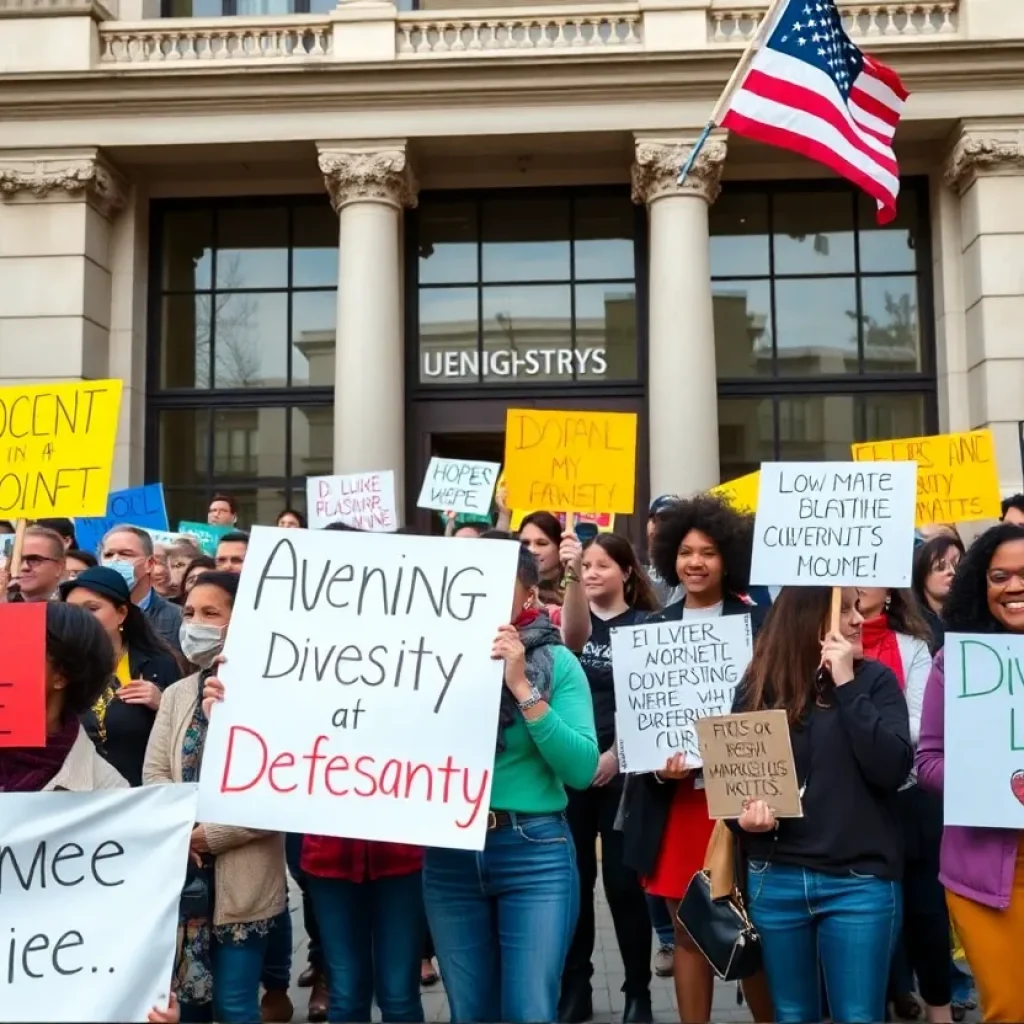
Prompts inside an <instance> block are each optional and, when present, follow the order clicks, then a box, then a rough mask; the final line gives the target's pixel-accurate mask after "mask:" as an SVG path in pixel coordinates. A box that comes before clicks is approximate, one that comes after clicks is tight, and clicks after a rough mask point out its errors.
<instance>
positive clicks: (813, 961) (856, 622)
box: [729, 587, 914, 1024]
mask: <svg viewBox="0 0 1024 1024" xmlns="http://www.w3.org/2000/svg"><path fill="white" fill-rule="evenodd" d="M857 601H858V596H857V591H856V590H855V589H854V588H853V587H844V588H843V591H842V605H841V611H840V616H839V624H838V627H839V628H838V630H837V631H835V632H833V631H832V628H831V625H832V624H831V607H832V591H831V588H829V587H784V588H783V589H782V592H781V593H780V594H779V596H778V598H777V599H776V601H775V604H774V605H773V606H772V609H771V611H770V612H769V613H768V616H767V619H766V621H765V623H764V626H763V628H762V629H761V631H760V633H759V634H758V637H757V640H756V641H755V644H754V657H753V660H752V661H751V663H750V666H749V668H748V669H747V671H746V673H745V674H744V677H743V679H742V680H741V681H740V685H739V686H738V687H737V689H736V695H735V699H734V701H733V709H732V710H733V712H736V713H738V712H746V711H764V710H768V709H779V710H783V711H785V712H786V716H787V719H788V721H789V733H790V739H791V742H792V745H793V757H794V760H795V762H796V773H797V779H798V782H799V783H800V787H801V793H802V801H803V817H800V818H787V819H785V820H776V819H775V817H774V815H773V814H772V811H771V808H770V807H769V806H768V804H767V803H766V802H765V801H764V800H750V801H747V802H746V804H745V806H744V810H743V813H742V814H741V815H740V817H739V819H738V820H736V821H731V822H729V825H730V827H731V828H732V829H733V831H734V832H735V833H736V834H737V836H738V837H739V840H740V845H741V847H742V849H743V852H744V854H745V855H746V859H747V877H746V883H747V907H748V910H749V913H750V917H751V920H752V921H753V923H754V926H755V927H756V928H757V930H758V933H759V934H760V936H761V945H762V948H763V951H764V969H765V973H766V974H767V978H768V986H769V989H770V990H771V997H772V1003H773V1005H774V1008H775V1016H774V1018H773V1019H774V1020H775V1021H777V1022H779V1024H803V1022H806V1021H816V1020H822V1019H824V1018H823V1013H824V1010H825V1007H824V1005H823V998H824V999H827V1002H828V1009H829V1011H830V1016H831V1019H832V1020H834V1021H879V1020H885V1010H886V1005H885V1004H886V988H887V983H888V979H889V966H890V963H891V961H892V955H893V950H894V948H895V943H896V940H897V937H898V935H899V927H900V917H901V909H902V897H901V891H900V879H901V876H902V871H903V850H902V845H903V844H902V836H901V827H900V810H899V803H898V798H897V793H898V791H899V789H900V787H901V786H902V785H903V784H904V783H905V782H906V780H907V776H908V775H909V774H910V770H911V768H912V767H913V762H914V748H913V745H912V743H911V740H910V719H909V715H908V712H907V702H906V699H905V698H904V696H903V693H902V691H901V689H900V685H899V682H898V680H897V678H896V676H895V675H894V674H893V671H892V670H891V669H890V668H888V667H887V666H886V665H884V664H882V663H881V662H879V661H871V660H867V659H865V658H864V655H863V650H862V642H861V628H862V625H863V621H864V620H863V618H862V617H861V614H860V612H859V610H858V607H857ZM822 637H824V639H822Z"/></svg>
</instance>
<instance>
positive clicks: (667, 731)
mask: <svg viewBox="0 0 1024 1024" xmlns="http://www.w3.org/2000/svg"><path fill="white" fill-rule="evenodd" d="M752 650H753V641H752V633H751V628H750V616H749V615H726V616H721V617H719V618H716V619H692V620H687V619H683V620H682V621H679V622H659V623H650V624H647V625H642V626H628V627H625V628H623V629H613V630H612V672H613V674H614V678H615V707H616V717H617V722H618V731H617V734H616V735H617V737H618V746H619V750H618V754H619V765H620V767H621V768H622V770H623V771H625V772H653V771H657V770H658V769H660V768H664V767H665V762H666V761H667V760H668V759H669V758H670V757H671V756H672V755H673V754H685V755H686V760H687V763H688V764H690V765H692V766H697V765H699V764H700V758H701V755H700V749H699V747H698V745H697V733H696V730H695V729H694V723H695V722H697V721H698V720H699V719H701V718H706V717H707V716H709V715H722V714H727V713H728V712H729V711H730V710H731V709H732V700H733V695H734V693H735V691H736V686H737V684H738V683H739V681H740V679H742V678H743V673H744V672H745V671H746V669H747V666H748V665H749V664H750V658H751V653H752Z"/></svg>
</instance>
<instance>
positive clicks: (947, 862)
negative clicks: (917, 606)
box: [917, 651, 1021, 910]
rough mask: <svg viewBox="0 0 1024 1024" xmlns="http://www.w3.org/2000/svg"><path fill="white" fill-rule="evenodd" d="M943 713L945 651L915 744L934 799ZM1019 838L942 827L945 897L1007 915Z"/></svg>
mask: <svg viewBox="0 0 1024 1024" xmlns="http://www.w3.org/2000/svg"><path fill="white" fill-rule="evenodd" d="M945 710H946V672H945V651H939V653H938V654H937V655H936V656H935V661H934V663H933V664H932V671H931V675H930V676H929V677H928V684H927V686H926V687H925V691H924V710H923V712H922V714H921V739H920V741H919V742H918V745H917V781H918V784H919V785H921V786H923V787H924V788H925V789H929V790H931V791H932V792H933V793H939V794H941V793H942V788H943V780H944V777H945V769H946V754H945V733H946V714H945ZM1020 838H1021V837H1020V832H1019V831H1016V830H1015V829H1008V828H965V827H963V826H961V825H947V826H946V827H945V828H944V829H943V831H942V850H941V854H940V870H939V881H940V882H942V884H943V885H944V886H945V887H946V888H947V889H949V891H950V892H955V893H957V894H959V895H960V896H966V897H967V899H969V900H974V901H975V902H976V903H981V904H983V905H984V906H986V907H994V908H995V909H996V910H1006V909H1007V907H1009V905H1010V893H1011V891H1012V889H1013V872H1014V868H1015V867H1016V863H1017V847H1018V845H1019V843H1020Z"/></svg>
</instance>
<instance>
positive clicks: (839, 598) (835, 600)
mask: <svg viewBox="0 0 1024 1024" xmlns="http://www.w3.org/2000/svg"><path fill="white" fill-rule="evenodd" d="M842 610H843V588H842V587H833V588H832V616H831V619H830V623H829V632H830V633H835V634H836V636H838V635H839V615H840V613H841V612H842Z"/></svg>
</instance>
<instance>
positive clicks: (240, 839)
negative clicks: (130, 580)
mask: <svg viewBox="0 0 1024 1024" xmlns="http://www.w3.org/2000/svg"><path fill="white" fill-rule="evenodd" d="M237 591H238V576H237V575H236V574H235V573H230V572H216V571H212V572H207V573H205V574H204V575H203V576H202V577H200V579H199V580H198V581H197V582H196V585H195V586H194V587H193V588H192V590H191V591H190V593H189V595H188V599H187V601H186V602H185V612H184V617H183V619H182V626H181V640H182V648H183V650H184V651H185V656H186V657H187V658H188V659H189V661H191V662H192V663H193V664H194V665H197V666H199V668H200V669H201V671H200V672H198V673H196V674H195V675H191V676H189V677H188V678H187V679H182V680H181V681H180V682H178V683H175V684H174V685H173V686H171V687H170V688H169V689H168V690H167V691H166V692H165V693H164V696H163V700H162V701H161V702H160V710H159V711H158V712H157V716H156V723H155V724H154V726H153V732H152V734H151V735H150V738H149V746H148V747H147V749H146V761H145V764H144V766H143V769H142V777H143V781H144V782H145V784H146V785H152V784H154V783H168V782H171V783H173V782H198V781H199V768H200V764H201V762H202V754H203V746H204V744H205V742H206V731H207V728H208V725H209V721H208V717H207V713H206V711H204V708H203V700H202V699H201V698H202V694H203V684H204V681H205V678H206V677H207V676H209V675H210V673H211V669H212V666H213V664H214V662H215V661H216V659H217V657H218V656H219V655H220V652H221V650H222V649H223V647H224V638H225V637H226V635H227V630H228V626H229V624H230V622H231V613H232V610H233V608H234V603H235V595H236V593H237ZM284 867H285V853H284V836H283V835H281V834H280V833H279V832H261V831H257V830H255V829H247V828H233V827H228V826H225V825H215V824H211V823H204V824H197V825H196V827H195V829H194V830H193V832H192V844H191V850H190V858H189V870H188V875H187V876H186V883H185V888H184V890H183V891H182V897H181V910H180V917H179V925H178V955H177V957H176V962H175V986H174V987H175V991H176V993H177V996H178V999H179V1001H180V1003H181V1010H182V1019H183V1020H185V1021H186V1022H188V1021H201V1020H211V1019H212V1020H217V1021H222V1022H224V1024H250V1022H252V1021H258V1020H260V999H259V988H260V976H261V973H262V971H263V960H264V955H265V953H266V950H267V945H268V942H269V937H270V928H271V925H272V922H273V921H274V919H275V918H276V917H277V916H278V915H279V914H280V913H281V912H282V911H283V910H284V909H285V896H286V891H287V890H286V883H285V870H284Z"/></svg>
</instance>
